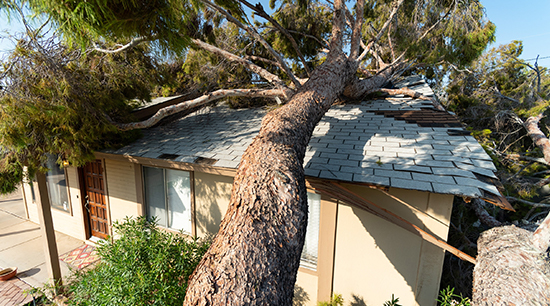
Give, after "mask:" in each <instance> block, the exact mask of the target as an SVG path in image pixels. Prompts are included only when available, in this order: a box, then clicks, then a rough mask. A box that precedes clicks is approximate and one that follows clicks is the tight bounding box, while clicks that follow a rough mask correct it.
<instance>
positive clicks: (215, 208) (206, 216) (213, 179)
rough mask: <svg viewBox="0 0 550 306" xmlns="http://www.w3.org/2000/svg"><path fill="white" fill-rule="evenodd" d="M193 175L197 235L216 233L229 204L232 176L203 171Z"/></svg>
mask: <svg viewBox="0 0 550 306" xmlns="http://www.w3.org/2000/svg"><path fill="white" fill-rule="evenodd" d="M195 175H196V176H195V203H196V208H195V213H196V226H197V235H198V236H200V235H204V234H216V233H217V232H218V230H219V228H220V223H221V221H222V219H223V216H224V215H225V212H226V211H227V207H228V205H229V199H230V195H231V188H232V186H233V178H232V177H226V176H219V175H212V174H205V173H200V174H199V173H196V174H195Z"/></svg>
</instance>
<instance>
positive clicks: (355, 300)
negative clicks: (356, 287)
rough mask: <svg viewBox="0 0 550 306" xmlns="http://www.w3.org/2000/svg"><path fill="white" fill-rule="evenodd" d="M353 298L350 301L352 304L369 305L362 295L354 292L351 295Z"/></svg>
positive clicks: (358, 305)
mask: <svg viewBox="0 0 550 306" xmlns="http://www.w3.org/2000/svg"><path fill="white" fill-rule="evenodd" d="M351 298H352V300H351V301H350V303H349V305H350V306H367V303H365V300H363V298H362V297H360V296H358V295H356V294H352V295H351Z"/></svg>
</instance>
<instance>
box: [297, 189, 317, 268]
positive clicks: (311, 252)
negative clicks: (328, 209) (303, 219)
mask: <svg viewBox="0 0 550 306" xmlns="http://www.w3.org/2000/svg"><path fill="white" fill-rule="evenodd" d="M307 204H308V210H309V213H308V218H307V228H306V239H305V242H304V248H303V249H302V256H301V265H302V266H304V267H307V268H310V269H315V268H316V267H317V254H318V247H319V220H320V214H321V195H320V194H316V193H313V192H308V193H307Z"/></svg>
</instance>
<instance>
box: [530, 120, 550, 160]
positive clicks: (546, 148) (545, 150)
mask: <svg viewBox="0 0 550 306" xmlns="http://www.w3.org/2000/svg"><path fill="white" fill-rule="evenodd" d="M541 119H542V113H540V114H539V115H538V116H532V117H529V118H528V119H527V120H525V123H524V124H523V126H524V127H525V129H526V130H527V135H529V137H531V139H532V140H533V142H534V143H535V145H536V146H537V147H539V148H540V149H541V150H542V154H543V155H544V160H546V162H548V163H550V141H549V140H548V137H546V135H544V133H543V132H542V131H541V130H540V128H539V121H540V120H541Z"/></svg>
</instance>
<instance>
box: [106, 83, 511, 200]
mask: <svg viewBox="0 0 550 306" xmlns="http://www.w3.org/2000/svg"><path fill="white" fill-rule="evenodd" d="M394 86H395V87H397V88H400V87H408V88H410V89H412V90H414V91H416V92H420V93H422V94H423V95H424V96H427V97H432V96H433V91H432V90H431V88H430V87H429V86H428V85H427V84H426V82H425V81H424V80H422V79H421V78H420V77H408V78H407V79H406V80H405V81H402V82H400V83H397V84H395V85H394ZM266 113H267V110H266V109H263V108H262V109H258V108H256V109H230V108H228V107H226V106H218V107H213V108H206V109H202V110H199V111H197V112H195V113H193V114H190V115H188V116H186V117H184V118H182V119H180V120H177V121H175V122H172V123H170V124H168V125H166V126H159V127H154V128H150V129H147V130H144V131H143V134H144V137H143V138H141V139H139V140H138V141H136V142H134V143H132V144H131V145H128V146H125V147H123V148H121V149H119V150H111V151H104V152H105V153H112V154H123V155H129V156H134V157H146V158H153V159H170V160H172V161H175V162H182V163H201V164H205V163H206V164H208V165H210V166H213V167H224V168H233V169H236V168H237V167H238V165H239V162H240V159H241V156H242V154H243V153H244V150H245V149H246V148H247V147H248V145H249V144H250V143H251V142H252V139H253V138H254V137H255V136H256V135H257V133H258V131H259V129H260V125H261V120H262V118H263V116H264V115H265V114H266ZM304 169H305V173H306V176H309V177H315V178H322V179H335V180H339V181H344V182H358V183H368V184H375V185H379V186H386V187H396V188H403V189H412V190H421V191H428V192H434V193H442V194H452V195H457V196H463V197H468V198H484V199H487V200H489V202H492V203H494V204H496V205H499V206H501V207H503V208H508V209H510V208H511V206H510V204H509V203H507V201H506V200H505V199H503V198H502V197H501V195H500V192H499V190H498V188H497V187H496V185H499V183H498V179H497V177H496V176H495V173H494V172H495V171H496V168H495V166H494V164H493V162H492V161H491V158H490V157H489V155H487V153H486V152H485V150H484V149H483V148H482V147H481V145H480V144H479V143H478V142H477V141H476V140H475V138H474V137H472V136H470V135H469V133H468V132H467V131H465V130H464V129H463V128H462V125H461V124H460V122H459V121H458V120H457V119H456V117H454V116H453V115H452V114H450V113H447V112H444V111H439V110H436V109H435V107H434V106H433V104H432V103H431V102H430V101H426V100H421V99H413V98H409V97H404V96H402V95H394V96H391V95H390V96H388V97H386V98H384V99H380V100H371V101H363V102H361V103H358V104H346V105H335V106H333V107H332V108H331V109H330V110H329V111H328V112H327V113H326V114H325V116H324V117H323V119H322V120H321V121H320V122H319V124H318V125H317V126H316V127H315V130H314V132H313V135H312V138H311V141H310V142H309V146H308V148H307V152H306V157H305V160H304Z"/></svg>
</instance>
